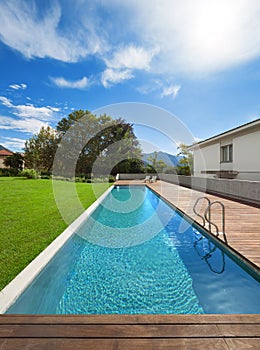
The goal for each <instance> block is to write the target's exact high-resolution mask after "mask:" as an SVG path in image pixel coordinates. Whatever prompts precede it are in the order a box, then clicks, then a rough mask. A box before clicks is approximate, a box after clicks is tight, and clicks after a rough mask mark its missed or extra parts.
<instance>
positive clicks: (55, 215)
mask: <svg viewBox="0 0 260 350" xmlns="http://www.w3.org/2000/svg"><path fill="white" fill-rule="evenodd" d="M61 182H62V186H63V187H64V190H66V186H68V185H70V183H68V182H66V181H61ZM93 186H95V193H94V192H93ZM107 187H108V184H105V183H98V184H88V183H77V184H76V189H77V194H78V197H79V199H80V201H81V203H82V206H83V207H84V208H85V209H86V208H87V207H89V206H90V205H91V204H92V203H93V202H94V201H95V200H96V196H97V195H98V196H100V195H101V194H102V193H103V192H104V191H105V190H106V189H107ZM0 203H1V210H0V252H1V253H0V271H1V273H0V290H1V289H2V288H3V287H4V286H5V285H6V284H8V283H9V282H10V281H11V280H12V279H13V278H14V277H15V276H16V275H17V274H18V273H19V272H20V271H21V270H22V269H23V268H25V267H26V266H27V265H28V264H29V263H30V262H31V261H32V260H33V259H34V258H35V257H36V256H37V255H38V254H39V253H40V252H41V251H42V250H44V249H45V248H46V247H47V246H48V245H49V244H50V243H51V242H52V241H53V240H54V239H55V238H56V237H57V236H58V235H59V234H60V233H61V232H62V231H64V229H65V228H66V227H67V224H66V223H65V222H64V221H63V219H62V217H61V215H60V213H59V210H58V208H57V206H56V202H55V198H54V194H53V190H52V181H51V180H46V179H44V180H40V179H38V180H28V179H24V178H19V177H17V178H16V177H15V178H14V177H0ZM69 204H70V203H66V205H67V206H69ZM82 211H83V209H82ZM71 212H72V214H71V221H73V220H74V219H75V218H76V216H78V213H77V214H75V212H73V207H71Z"/></svg>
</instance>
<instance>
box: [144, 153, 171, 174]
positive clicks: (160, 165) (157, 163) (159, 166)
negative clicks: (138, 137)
mask: <svg viewBox="0 0 260 350" xmlns="http://www.w3.org/2000/svg"><path fill="white" fill-rule="evenodd" d="M147 160H148V161H149V162H150V164H148V165H147V171H148V172H149V173H150V172H157V173H162V172H163V170H164V168H166V167H167V164H165V162H164V161H163V160H161V159H158V152H154V153H153V155H151V156H150V157H148V158H147Z"/></svg>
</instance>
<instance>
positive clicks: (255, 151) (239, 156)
mask: <svg viewBox="0 0 260 350" xmlns="http://www.w3.org/2000/svg"><path fill="white" fill-rule="evenodd" d="M233 150H234V159H233V168H234V169H235V170H237V171H238V172H239V174H238V176H237V179H241V180H257V181H260V156H259V151H260V130H258V131H255V132H253V133H250V134H248V135H242V136H239V137H236V138H234V140H233Z"/></svg>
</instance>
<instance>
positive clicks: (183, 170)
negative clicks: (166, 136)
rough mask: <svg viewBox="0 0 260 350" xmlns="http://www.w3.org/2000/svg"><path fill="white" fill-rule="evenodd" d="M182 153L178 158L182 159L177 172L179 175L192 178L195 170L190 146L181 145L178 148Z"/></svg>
mask: <svg viewBox="0 0 260 350" xmlns="http://www.w3.org/2000/svg"><path fill="white" fill-rule="evenodd" d="M178 149H179V150H180V152H179V153H178V154H177V156H179V157H181V159H180V160H179V164H178V165H177V166H176V172H177V174H178V175H187V176H190V175H191V174H192V170H193V156H192V153H191V151H190V150H189V148H188V146H187V145H185V144H184V143H181V144H180V145H179V147H178Z"/></svg>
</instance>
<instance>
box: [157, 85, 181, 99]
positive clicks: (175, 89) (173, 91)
mask: <svg viewBox="0 0 260 350" xmlns="http://www.w3.org/2000/svg"><path fill="white" fill-rule="evenodd" d="M180 89H181V86H180V85H170V86H165V87H164V88H163V90H162V93H161V97H166V96H172V97H173V98H175V97H176V96H177V95H178V93H179V91H180Z"/></svg>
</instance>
